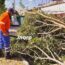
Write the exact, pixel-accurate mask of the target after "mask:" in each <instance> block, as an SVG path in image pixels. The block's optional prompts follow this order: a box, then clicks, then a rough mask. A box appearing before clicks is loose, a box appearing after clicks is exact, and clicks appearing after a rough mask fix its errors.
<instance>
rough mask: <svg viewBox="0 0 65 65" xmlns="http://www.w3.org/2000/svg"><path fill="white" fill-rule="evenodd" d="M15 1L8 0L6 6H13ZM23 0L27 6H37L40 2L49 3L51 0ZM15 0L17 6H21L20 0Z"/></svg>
mask: <svg viewBox="0 0 65 65" xmlns="http://www.w3.org/2000/svg"><path fill="white" fill-rule="evenodd" d="M13 1H14V0H6V3H5V4H6V7H7V8H11V7H12V3H13ZM21 1H22V3H23V4H24V5H25V7H26V8H33V7H35V6H38V5H39V4H42V3H47V2H49V1H51V0H21ZM15 2H16V7H19V2H20V0H15Z"/></svg>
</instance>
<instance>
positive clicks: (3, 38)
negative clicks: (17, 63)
mask: <svg viewBox="0 0 65 65" xmlns="http://www.w3.org/2000/svg"><path fill="white" fill-rule="evenodd" d="M13 13H14V10H13V9H12V8H10V9H8V10H7V11H5V12H4V13H2V14H1V16H0V56H1V55H2V50H3V49H4V51H5V53H4V56H5V58H6V59H9V58H10V57H11V56H10V37H9V29H10V22H11V15H13Z"/></svg>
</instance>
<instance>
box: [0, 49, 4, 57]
mask: <svg viewBox="0 0 65 65" xmlns="http://www.w3.org/2000/svg"><path fill="white" fill-rule="evenodd" d="M3 56H4V54H3V51H2V49H0V57H3Z"/></svg>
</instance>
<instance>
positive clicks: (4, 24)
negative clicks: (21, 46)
mask: <svg viewBox="0 0 65 65" xmlns="http://www.w3.org/2000/svg"><path fill="white" fill-rule="evenodd" d="M9 28H10V17H9V13H8V12H4V13H3V14H1V16H0V30H1V31H2V32H3V33H6V31H8V30H9Z"/></svg>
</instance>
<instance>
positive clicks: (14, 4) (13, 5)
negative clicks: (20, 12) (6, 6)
mask: <svg viewBox="0 0 65 65" xmlns="http://www.w3.org/2000/svg"><path fill="white" fill-rule="evenodd" d="M12 4H13V9H14V10H15V0H13V3H12Z"/></svg>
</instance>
